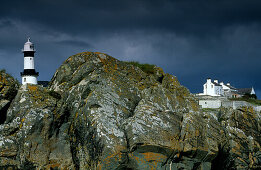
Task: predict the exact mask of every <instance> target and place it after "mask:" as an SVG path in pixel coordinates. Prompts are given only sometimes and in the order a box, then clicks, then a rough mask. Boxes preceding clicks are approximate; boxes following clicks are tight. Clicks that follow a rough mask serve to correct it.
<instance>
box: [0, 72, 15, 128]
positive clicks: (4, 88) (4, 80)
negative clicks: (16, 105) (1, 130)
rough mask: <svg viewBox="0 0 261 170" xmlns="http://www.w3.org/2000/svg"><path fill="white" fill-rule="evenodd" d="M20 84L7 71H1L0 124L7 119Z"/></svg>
mask: <svg viewBox="0 0 261 170" xmlns="http://www.w3.org/2000/svg"><path fill="white" fill-rule="evenodd" d="M18 88H19V83H18V81H17V80H15V79H14V78H13V77H12V76H10V75H9V74H7V73H6V72H5V70H0V124H2V123H4V121H5V119H6V112H7V109H8V107H9V106H10V104H11V102H12V100H13V99H14V98H15V95H16V93H17V91H18Z"/></svg>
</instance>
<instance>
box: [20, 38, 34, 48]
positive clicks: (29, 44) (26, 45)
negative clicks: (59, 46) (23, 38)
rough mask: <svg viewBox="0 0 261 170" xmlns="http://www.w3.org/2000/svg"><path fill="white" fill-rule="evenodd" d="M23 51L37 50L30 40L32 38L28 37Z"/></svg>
mask: <svg viewBox="0 0 261 170" xmlns="http://www.w3.org/2000/svg"><path fill="white" fill-rule="evenodd" d="M23 51H35V50H34V44H33V43H32V42H31V41H30V38H28V40H27V42H26V43H25V44H24V49H23Z"/></svg>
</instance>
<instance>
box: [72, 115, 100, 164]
mask: <svg viewBox="0 0 261 170" xmlns="http://www.w3.org/2000/svg"><path fill="white" fill-rule="evenodd" d="M86 121H87V122H86ZM70 129H71V130H70V131H71V132H70V149H71V153H72V159H73V162H74V164H75V167H76V169H80V160H79V158H78V157H79V155H78V153H79V149H80V148H82V149H84V148H86V149H87V150H83V152H84V153H82V154H86V155H88V157H89V160H88V162H85V163H86V164H88V166H89V167H90V168H94V167H96V166H97V164H98V161H99V159H100V157H101V155H102V153H103V148H104V145H103V144H102V141H101V139H99V138H98V136H97V130H96V128H94V127H93V126H92V125H91V123H90V122H89V121H88V120H85V123H82V121H76V122H74V124H72V125H71V127H70ZM79 147H80V148H79Z"/></svg>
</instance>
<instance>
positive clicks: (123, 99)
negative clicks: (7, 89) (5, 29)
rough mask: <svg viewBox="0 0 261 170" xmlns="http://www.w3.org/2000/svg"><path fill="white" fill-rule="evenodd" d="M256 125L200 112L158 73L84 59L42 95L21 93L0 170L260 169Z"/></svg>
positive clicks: (5, 133)
mask: <svg viewBox="0 0 261 170" xmlns="http://www.w3.org/2000/svg"><path fill="white" fill-rule="evenodd" d="M1 94H2V92H1ZM260 119H261V115H260V113H256V112H254V111H253V110H251V108H241V109H240V110H232V109H222V110H218V111H202V110H201V109H200V108H199V106H198V104H197V101H196V100H195V98H194V97H193V95H191V94H190V92H189V91H188V90H187V89H186V88H185V87H183V86H181V85H180V84H179V82H178V80H177V78H176V77H175V76H172V75H169V74H165V73H164V72H163V71H162V69H161V68H158V67H155V68H154V70H153V73H150V74H147V73H145V72H143V71H142V70H141V69H140V68H138V67H135V66H133V65H129V64H127V63H124V62H121V61H118V60H116V59H114V58H112V57H110V56H108V55H106V54H103V53H92V52H85V53H80V54H77V55H74V56H71V57H69V58H68V59H67V60H66V61H65V62H64V63H63V64H62V65H61V67H60V68H59V69H58V70H57V71H56V73H55V75H54V76H53V78H52V80H51V82H50V86H49V87H48V89H46V88H43V87H40V86H33V85H23V86H21V87H20V89H19V91H18V92H17V94H16V96H15V98H14V99H13V101H12V103H11V105H10V106H9V108H8V111H7V113H6V119H5V122H4V123H2V124H1V125H0V168H8V167H11V168H14V169H15V168H16V169H55V168H56V169H57V168H58V169H110V170H111V169H141V170H144V169H258V168H261V166H260V164H261V150H260V142H261V137H260V131H261V120H260Z"/></svg>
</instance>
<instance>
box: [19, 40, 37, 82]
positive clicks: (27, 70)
mask: <svg viewBox="0 0 261 170" xmlns="http://www.w3.org/2000/svg"><path fill="white" fill-rule="evenodd" d="M22 52H23V53H24V71H23V72H21V77H22V84H27V83H30V84H37V77H38V75H39V73H38V72H36V71H35V68H34V53H35V50H34V45H33V43H32V42H30V38H28V40H27V42H26V43H25V44H24V48H23V49H22Z"/></svg>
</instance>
